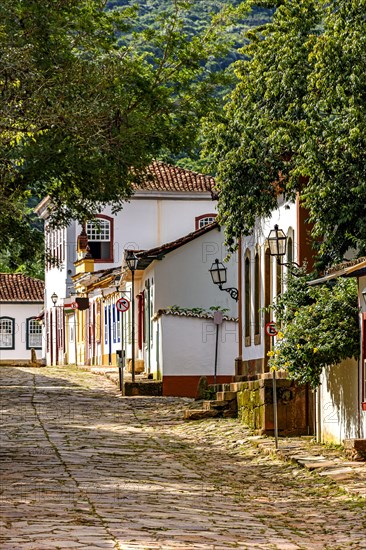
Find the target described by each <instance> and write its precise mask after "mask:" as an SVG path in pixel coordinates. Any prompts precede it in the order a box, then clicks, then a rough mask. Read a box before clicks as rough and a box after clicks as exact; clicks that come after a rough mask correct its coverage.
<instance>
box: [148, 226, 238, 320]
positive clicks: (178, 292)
mask: <svg viewBox="0 0 366 550" xmlns="http://www.w3.org/2000/svg"><path fill="white" fill-rule="evenodd" d="M224 239H225V235H224V232H223V231H219V230H217V229H213V230H212V231H209V232H207V233H206V234H204V235H201V236H200V237H198V238H197V239H195V240H193V241H191V242H190V243H187V244H186V245H184V246H182V247H180V248H178V249H176V250H174V251H173V252H170V253H169V254H167V255H166V256H165V258H163V260H161V261H156V262H154V273H155V277H154V279H155V301H154V307H155V311H157V310H158V309H165V308H167V307H169V306H174V305H178V306H180V307H186V308H195V307H200V308H203V309H209V308H210V307H211V306H220V307H221V308H227V309H228V312H227V315H228V316H230V317H237V314H238V307H237V302H235V300H233V298H231V297H230V295H229V294H228V293H227V292H224V291H220V289H219V288H218V286H217V285H214V284H213V282H212V279H211V275H210V273H209V269H210V267H211V265H212V263H213V262H214V261H215V259H216V258H218V259H219V260H223V259H224V257H225V256H226V253H227V251H226V249H225V246H224ZM225 265H226V267H227V283H226V285H224V286H225V287H236V288H237V286H238V268H237V261H236V255H235V254H234V255H233V256H232V257H231V259H230V260H229V262H227V263H225ZM147 276H148V272H147Z"/></svg>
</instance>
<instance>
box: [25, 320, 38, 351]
mask: <svg viewBox="0 0 366 550" xmlns="http://www.w3.org/2000/svg"><path fill="white" fill-rule="evenodd" d="M31 348H34V349H42V325H41V324H40V323H39V322H38V321H36V319H34V318H33V317H30V318H29V319H27V349H31Z"/></svg>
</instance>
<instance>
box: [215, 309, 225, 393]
mask: <svg viewBox="0 0 366 550" xmlns="http://www.w3.org/2000/svg"><path fill="white" fill-rule="evenodd" d="M222 321H223V319H222V312H221V311H215V312H214V317H213V322H214V324H215V325H216V345H215V370H214V384H215V385H216V377H217V356H218V347H219V326H220V325H222Z"/></svg>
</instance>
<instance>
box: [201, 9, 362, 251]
mask: <svg viewBox="0 0 366 550" xmlns="http://www.w3.org/2000/svg"><path fill="white" fill-rule="evenodd" d="M270 4H272V3H271V2H270ZM275 4H277V5H279V7H278V8H277V10H276V12H275V14H274V17H273V21H272V22H271V23H269V24H267V25H265V26H264V27H262V28H257V29H253V30H251V31H250V32H249V33H248V35H247V36H248V38H249V39H250V43H249V45H247V46H246V47H245V48H244V50H243V52H244V54H245V55H246V56H247V59H245V60H243V61H238V62H237V64H236V73H237V76H238V78H239V82H238V84H237V86H236V88H235V90H234V91H233V93H232V94H231V96H230V98H229V100H228V103H227V105H226V107H225V113H224V114H221V113H219V114H218V115H217V116H215V117H211V118H210V119H209V120H208V122H207V127H206V135H207V141H206V150H207V152H208V153H209V154H213V156H214V162H215V167H216V168H217V171H218V182H219V186H220V190H221V198H220V217H221V222H222V223H223V224H225V225H226V228H227V235H228V241H229V242H230V241H231V240H232V239H235V238H239V237H240V235H241V234H242V233H244V234H249V233H251V231H252V228H253V226H254V222H255V219H256V218H257V217H262V216H268V215H269V214H270V212H271V211H272V210H273V209H275V208H276V207H277V196H278V193H279V192H281V191H282V192H283V193H284V194H285V195H286V196H287V197H289V198H291V196H294V194H295V193H296V192H299V193H300V196H301V198H302V202H303V205H304V206H305V207H306V208H307V209H308V211H309V217H310V220H311V221H312V222H313V223H314V230H313V236H314V237H315V239H316V242H317V244H318V246H319V247H320V252H321V254H322V255H323V256H324V258H327V261H333V262H334V261H335V260H338V259H339V258H342V257H343V254H344V252H345V251H346V250H347V249H348V248H349V247H353V248H356V249H357V250H358V253H359V254H363V253H365V251H366V87H365V79H364V75H365V74H366V55H365V52H366V19H365V12H366V0H333V1H332V2H328V1H322V0H298V1H297V2H293V1H291V0H281V2H275Z"/></svg>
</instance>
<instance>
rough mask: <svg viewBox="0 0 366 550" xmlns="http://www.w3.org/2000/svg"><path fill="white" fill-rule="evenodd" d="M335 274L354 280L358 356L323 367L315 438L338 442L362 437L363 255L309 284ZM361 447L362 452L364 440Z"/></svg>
mask: <svg viewBox="0 0 366 550" xmlns="http://www.w3.org/2000/svg"><path fill="white" fill-rule="evenodd" d="M338 277H355V278H357V281H358V295H359V307H360V333H361V338H360V358H359V360H356V359H347V360H345V361H342V363H340V364H338V365H332V366H329V367H327V368H326V369H324V370H323V372H322V375H321V384H320V386H319V389H318V392H317V399H316V420H317V426H316V431H317V434H318V439H319V440H322V441H328V442H331V443H337V444H342V443H343V442H344V441H345V440H361V439H365V438H366V258H359V259H357V260H351V261H348V262H345V263H344V264H341V265H338V266H335V267H334V268H333V269H332V270H330V272H328V273H326V274H325V275H324V276H323V277H322V278H321V279H318V280H315V281H312V283H311V284H324V283H325V282H327V281H331V280H334V279H336V278H338ZM362 448H363V452H364V453H365V452H366V440H365V442H364V443H363V447H362Z"/></svg>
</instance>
